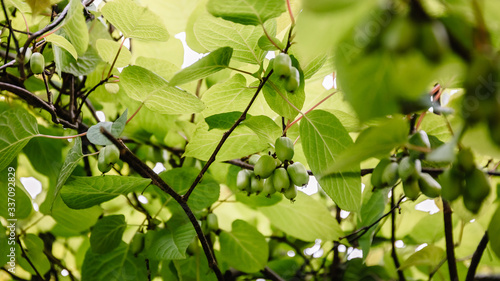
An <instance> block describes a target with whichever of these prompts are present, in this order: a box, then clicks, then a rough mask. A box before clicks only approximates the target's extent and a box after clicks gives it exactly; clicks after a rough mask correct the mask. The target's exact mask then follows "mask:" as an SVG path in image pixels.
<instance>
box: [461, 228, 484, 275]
mask: <svg viewBox="0 0 500 281" xmlns="http://www.w3.org/2000/svg"><path fill="white" fill-rule="evenodd" d="M488 242H489V238H488V232H487V231H486V232H484V235H483V238H482V239H481V241H479V245H477V248H476V251H475V252H474V255H473V256H472V260H471V261H470V265H469V270H468V271H467V277H466V278H465V281H474V277H475V275H476V270H477V266H478V265H479V262H480V261H481V257H482V256H483V253H484V250H485V249H486V246H487V245H488Z"/></svg>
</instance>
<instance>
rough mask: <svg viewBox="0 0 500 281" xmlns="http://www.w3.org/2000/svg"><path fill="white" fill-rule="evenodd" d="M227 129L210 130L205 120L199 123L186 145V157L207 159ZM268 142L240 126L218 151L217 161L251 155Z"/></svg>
mask: <svg viewBox="0 0 500 281" xmlns="http://www.w3.org/2000/svg"><path fill="white" fill-rule="evenodd" d="M224 132H225V130H219V129H213V130H210V131H208V125H207V123H205V122H200V123H198V125H197V127H196V130H195V131H194V134H193V136H192V137H191V140H190V141H189V143H188V145H187V146H186V152H185V153H184V156H185V157H194V158H197V159H200V160H203V161H207V160H208V159H209V158H210V155H212V153H213V152H214V150H215V148H216V147H217V145H218V144H219V142H220V140H221V137H222V134H224ZM266 147H267V144H266V143H264V142H263V141H261V140H260V139H259V137H258V136H256V135H255V133H254V132H253V131H252V130H251V129H249V128H248V127H244V126H238V127H236V129H235V130H234V131H233V133H231V135H230V136H229V138H227V140H226V142H225V143H224V145H223V146H222V148H221V150H220V151H219V153H217V158H216V160H217V161H226V160H232V159H236V158H241V157H243V156H247V155H250V154H252V153H256V152H259V151H262V150H264V149H265V148H266Z"/></svg>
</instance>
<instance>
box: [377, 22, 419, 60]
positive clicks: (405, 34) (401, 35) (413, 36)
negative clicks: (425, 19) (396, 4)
mask: <svg viewBox="0 0 500 281" xmlns="http://www.w3.org/2000/svg"><path fill="white" fill-rule="evenodd" d="M416 40H417V30H416V26H415V24H414V23H413V22H412V21H411V20H410V19H407V18H403V17H399V18H396V19H395V20H394V21H393V22H391V24H390V25H389V26H388V27H387V30H386V31H385V32H384V34H383V37H382V44H384V46H385V47H386V48H387V49H388V50H390V51H394V52H401V53H402V52H406V51H408V50H409V49H410V48H412V47H413V44H415V42H416Z"/></svg>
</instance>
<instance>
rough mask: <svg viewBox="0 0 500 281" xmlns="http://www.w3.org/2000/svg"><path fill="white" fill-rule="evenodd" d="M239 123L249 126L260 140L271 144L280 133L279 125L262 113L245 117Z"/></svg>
mask: <svg viewBox="0 0 500 281" xmlns="http://www.w3.org/2000/svg"><path fill="white" fill-rule="evenodd" d="M241 125H243V126H247V127H248V128H250V129H251V130H252V131H253V132H254V133H255V134H256V135H257V136H258V137H259V138H260V139H261V140H262V141H264V142H266V143H270V144H273V145H274V143H275V141H276V139H277V138H278V137H280V136H281V134H282V131H281V128H280V126H278V124H276V122H274V121H273V120H272V119H271V118H269V117H267V116H264V115H259V116H250V117H247V119H245V120H244V121H243V122H241Z"/></svg>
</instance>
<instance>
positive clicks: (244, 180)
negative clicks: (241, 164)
mask: <svg viewBox="0 0 500 281" xmlns="http://www.w3.org/2000/svg"><path fill="white" fill-rule="evenodd" d="M252 174H253V173H252V171H250V170H245V169H243V170H241V171H239V172H238V175H237V176H236V187H237V188H238V189H239V190H241V191H250V176H251V175H252Z"/></svg>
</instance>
